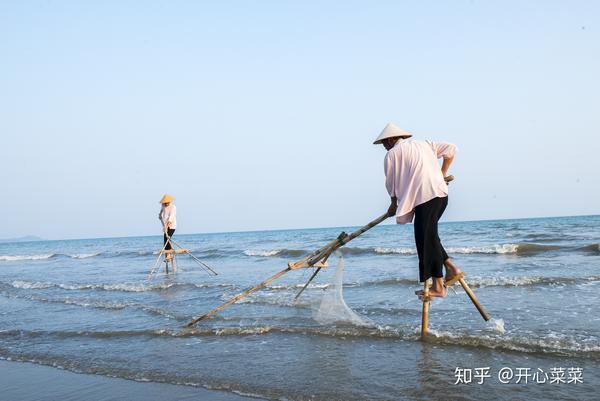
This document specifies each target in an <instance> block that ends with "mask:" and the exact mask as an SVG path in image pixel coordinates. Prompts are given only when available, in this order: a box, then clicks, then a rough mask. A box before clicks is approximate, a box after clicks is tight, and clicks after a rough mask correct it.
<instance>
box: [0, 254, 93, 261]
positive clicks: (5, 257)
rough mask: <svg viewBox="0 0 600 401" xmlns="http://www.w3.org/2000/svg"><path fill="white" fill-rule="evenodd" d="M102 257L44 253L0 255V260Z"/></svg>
mask: <svg viewBox="0 0 600 401" xmlns="http://www.w3.org/2000/svg"><path fill="white" fill-rule="evenodd" d="M100 255H102V252H94V253H76V254H73V255H69V254H62V253H46V254H40V255H0V260H4V261H10V262H14V261H20V260H46V259H51V258H57V257H67V258H71V259H87V258H93V257H95V256H100Z"/></svg>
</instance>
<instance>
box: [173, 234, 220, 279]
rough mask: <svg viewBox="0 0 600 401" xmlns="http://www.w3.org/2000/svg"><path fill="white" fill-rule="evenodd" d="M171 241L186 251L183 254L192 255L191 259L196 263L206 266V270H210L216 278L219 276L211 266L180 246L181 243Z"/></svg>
mask: <svg viewBox="0 0 600 401" xmlns="http://www.w3.org/2000/svg"><path fill="white" fill-rule="evenodd" d="M171 241H173V243H174V244H175V245H177V246H178V247H179V248H181V249H183V250H184V251H183V253H187V254H188V255H190V257H191V258H192V259H194V261H196V263H198V264H199V265H201V266H204V267H205V268H206V269H208V270H210V271H211V272H212V273H213V274H214V275H215V276H217V275H218V274H219V273H217V272H216V271H214V270H213V269H212V268H211V267H210V266H209V265H207V264H206V263H204V262H203V261H201V260H200V259H198V258H197V257H196V256H194V255H193V254H192V253H191V252H190V251H188V250H187V249H185V248H184V247H182V246H181V245H179V243H178V242H177V241H175V240H174V239H171Z"/></svg>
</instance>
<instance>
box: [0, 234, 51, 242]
mask: <svg viewBox="0 0 600 401" xmlns="http://www.w3.org/2000/svg"><path fill="white" fill-rule="evenodd" d="M29 241H45V240H44V239H43V238H40V237H36V236H35V235H26V236H24V237H18V238H4V239H2V238H0V243H4V242H29Z"/></svg>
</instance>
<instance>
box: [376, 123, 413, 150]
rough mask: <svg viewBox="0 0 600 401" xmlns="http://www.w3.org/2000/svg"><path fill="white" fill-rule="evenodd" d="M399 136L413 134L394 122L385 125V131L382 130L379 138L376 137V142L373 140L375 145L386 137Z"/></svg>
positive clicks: (406, 136)
mask: <svg viewBox="0 0 600 401" xmlns="http://www.w3.org/2000/svg"><path fill="white" fill-rule="evenodd" d="M399 136H402V137H405V138H409V137H411V136H412V134H410V133H408V132H406V131H404V130H403V129H402V128H400V127H398V126H397V125H395V124H393V123H389V124H388V125H386V126H385V128H384V129H383V131H381V134H379V136H378V137H377V139H375V142H373V145H378V144H380V143H381V142H382V141H383V140H384V139H387V138H396V137H399Z"/></svg>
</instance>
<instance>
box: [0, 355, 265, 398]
mask: <svg viewBox="0 0 600 401" xmlns="http://www.w3.org/2000/svg"><path fill="white" fill-rule="evenodd" d="M0 377H2V385H1V386H0V392H1V394H2V398H3V399H7V400H11V401H30V400H36V401H56V400H61V401H79V400H86V401H113V400H114V401H117V400H127V401H163V400H169V401H175V400H177V401H186V400H189V401H250V400H260V398H253V397H247V396H241V395H237V394H234V393H229V392H226V391H219V390H208V389H206V388H203V387H194V386H183V385H177V384H168V383H156V382H138V381H135V380H128V379H122V378H116V377H107V376H102V375H95V374H89V373H76V372H72V371H69V370H64V369H61V368H55V367H52V366H47V365H40V364H36V363H33V362H21V361H12V360H11V361H8V360H5V359H2V360H0Z"/></svg>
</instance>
